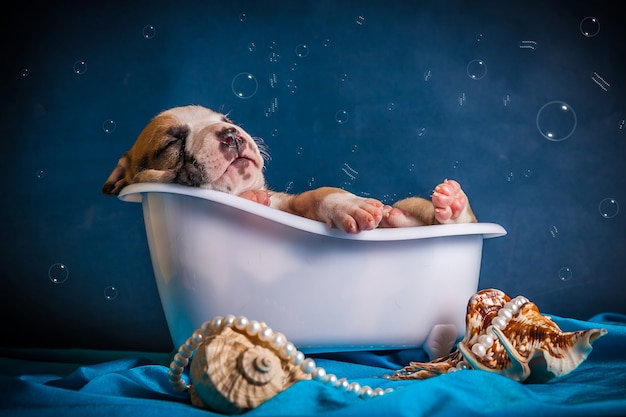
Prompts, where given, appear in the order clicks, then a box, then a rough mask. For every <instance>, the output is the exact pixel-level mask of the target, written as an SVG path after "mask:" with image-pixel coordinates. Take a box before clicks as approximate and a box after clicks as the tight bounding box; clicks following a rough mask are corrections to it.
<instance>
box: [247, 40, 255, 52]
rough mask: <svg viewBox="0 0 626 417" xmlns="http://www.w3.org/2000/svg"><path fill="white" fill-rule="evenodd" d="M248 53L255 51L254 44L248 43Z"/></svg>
mask: <svg viewBox="0 0 626 417" xmlns="http://www.w3.org/2000/svg"><path fill="white" fill-rule="evenodd" d="M248 51H250V52H254V51H256V43H254V42H248Z"/></svg>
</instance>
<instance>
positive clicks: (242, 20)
mask: <svg viewBox="0 0 626 417" xmlns="http://www.w3.org/2000/svg"><path fill="white" fill-rule="evenodd" d="M247 19H248V16H247V15H246V14H245V13H242V14H240V15H239V21H240V22H245V21H246V20H247Z"/></svg>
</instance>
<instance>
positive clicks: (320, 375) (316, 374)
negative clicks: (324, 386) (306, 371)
mask: <svg viewBox="0 0 626 417" xmlns="http://www.w3.org/2000/svg"><path fill="white" fill-rule="evenodd" d="M325 376H326V370H325V369H324V368H315V369H313V372H311V378H313V379H314V380H316V381H323V380H324V377H325Z"/></svg>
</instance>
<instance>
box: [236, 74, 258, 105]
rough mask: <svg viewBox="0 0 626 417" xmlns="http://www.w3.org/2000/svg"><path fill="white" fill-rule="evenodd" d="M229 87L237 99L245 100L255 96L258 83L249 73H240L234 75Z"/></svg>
mask: <svg viewBox="0 0 626 417" xmlns="http://www.w3.org/2000/svg"><path fill="white" fill-rule="evenodd" d="M231 87H232V89H233V93H234V94H235V95H236V96H237V97H239V98H241V99H247V98H250V97H252V96H253V95H255V94H256V91H257V89H258V88H259V83H258V82H257V80H256V77H255V76H254V75H252V74H250V73H249V72H241V73H239V74H237V75H235V77H234V78H233V82H232V83H231Z"/></svg>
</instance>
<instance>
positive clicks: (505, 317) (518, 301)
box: [448, 295, 528, 372]
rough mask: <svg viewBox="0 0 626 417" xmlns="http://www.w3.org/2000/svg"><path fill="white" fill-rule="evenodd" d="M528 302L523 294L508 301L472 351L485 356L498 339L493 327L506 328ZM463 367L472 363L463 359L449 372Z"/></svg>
mask: <svg viewBox="0 0 626 417" xmlns="http://www.w3.org/2000/svg"><path fill="white" fill-rule="evenodd" d="M526 303H528V299H527V298H526V297H523V296H521V295H520V296H517V297H515V298H513V299H511V300H510V301H509V302H507V303H506V304H505V305H504V306H502V307H501V308H500V309H499V310H498V315H497V316H495V317H494V318H493V319H491V324H490V325H489V326H488V327H487V329H485V333H483V334H481V335H480V336H479V337H478V341H477V342H476V343H474V344H473V345H472V347H471V350H472V353H473V354H474V355H476V356H478V357H479V358H482V357H484V356H485V355H486V354H487V350H488V349H489V348H490V347H491V346H493V343H494V342H495V341H496V339H498V336H497V335H496V332H495V331H494V330H493V328H494V327H495V328H497V329H499V330H504V329H506V326H507V325H508V324H509V321H511V319H512V318H513V317H514V316H515V315H516V314H517V313H518V312H519V311H520V309H521V308H522V306H523V305H524V304H526ZM463 369H472V367H471V366H470V364H468V363H467V362H465V361H464V360H461V361H460V362H459V363H458V364H457V365H456V367H454V368H450V369H449V370H448V372H456V371H460V370H463Z"/></svg>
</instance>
